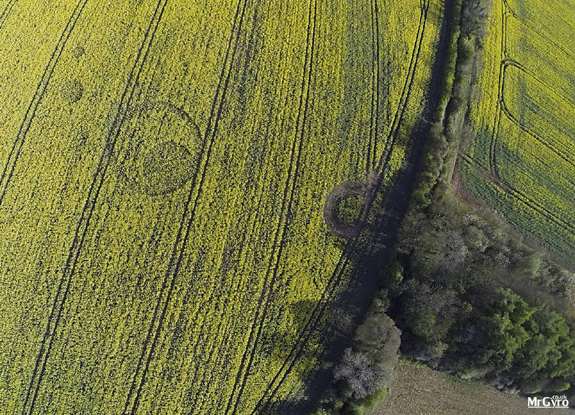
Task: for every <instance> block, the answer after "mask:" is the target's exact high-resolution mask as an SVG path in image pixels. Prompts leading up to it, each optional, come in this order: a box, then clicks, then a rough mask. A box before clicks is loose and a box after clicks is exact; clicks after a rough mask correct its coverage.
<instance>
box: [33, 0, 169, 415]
mask: <svg viewBox="0 0 575 415" xmlns="http://www.w3.org/2000/svg"><path fill="white" fill-rule="evenodd" d="M167 1H168V0H161V1H159V2H158V3H157V6H156V9H155V11H154V15H153V17H152V20H151V21H150V24H149V25H148V27H147V29H146V32H145V34H144V40H143V43H142V44H141V46H140V48H139V50H138V53H137V56H136V60H135V63H134V66H133V67H132V68H131V71H130V74H129V76H128V81H127V84H126V88H125V89H124V92H123V94H122V98H121V100H120V104H119V109H118V111H117V113H116V116H115V119H114V122H113V125H112V128H111V129H110V131H109V133H108V135H107V136H106V139H105V145H104V150H103V151H102V154H101V156H100V160H99V163H98V166H97V168H96V172H95V174H94V179H93V181H92V184H91V186H90V190H89V192H88V197H87V198H86V202H85V204H84V208H83V211H82V215H81V217H80V220H79V222H78V226H77V228H76V231H75V235H74V239H73V241H72V245H71V247H70V250H69V253H68V257H67V260H66V264H65V266H64V270H63V272H62V278H61V279H60V283H59V285H58V288H57V291H56V295H55V297H54V302H53V305H52V309H51V312H50V316H49V318H48V322H47V325H46V330H45V332H44V336H43V339H42V342H41V346H40V351H39V352H38V355H37V357H36V363H35V366H34V371H33V374H32V379H31V381H30V385H29V387H28V391H27V393H26V398H25V401H24V405H23V408H22V414H26V413H30V414H31V413H32V412H33V410H34V405H35V402H36V398H37V396H38V391H39V389H40V384H41V382H42V376H43V374H44V371H45V369H46V363H47V361H48V359H49V357H50V352H51V348H52V344H53V342H54V338H55V334H56V331H57V329H58V324H59V322H60V317H61V315H62V309H63V306H64V303H65V302H66V298H67V295H68V292H69V289H70V285H71V281H72V276H73V274H74V272H75V268H76V264H77V262H78V257H79V254H80V251H81V249H82V246H83V243H84V238H85V236H86V232H87V231H88V227H89V224H90V219H91V217H92V214H93V212H94V209H95V207H96V202H97V199H98V195H99V193H100V189H101V188H102V185H103V183H104V178H105V176H106V171H107V169H108V166H109V164H110V161H111V159H112V154H113V150H114V147H115V144H116V141H117V139H118V136H119V134H120V131H121V128H122V124H123V122H124V120H125V117H126V114H127V112H128V111H127V110H128V108H129V106H130V104H131V102H132V99H133V97H134V94H135V91H136V89H137V86H138V80H139V77H140V74H141V73H142V70H143V68H144V65H145V63H146V60H147V57H148V53H149V51H150V47H151V44H152V42H153V39H154V36H155V33H156V30H157V29H158V26H159V24H160V21H161V19H162V15H163V13H164V10H165V7H166V3H167ZM86 2H87V0H84V1H83V5H85V4H86ZM76 21H77V17H76ZM74 24H75V22H74ZM68 36H69V34H68ZM60 53H61V51H60ZM52 70H53V69H52ZM28 128H29V127H28ZM28 409H29V410H28Z"/></svg>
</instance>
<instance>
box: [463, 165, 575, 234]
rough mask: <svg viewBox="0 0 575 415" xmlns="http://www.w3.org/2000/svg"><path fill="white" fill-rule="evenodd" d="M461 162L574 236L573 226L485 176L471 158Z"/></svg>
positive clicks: (574, 227) (496, 180)
mask: <svg viewBox="0 0 575 415" xmlns="http://www.w3.org/2000/svg"><path fill="white" fill-rule="evenodd" d="M463 161H464V162H465V163H467V165H468V166H469V167H471V168H473V169H474V170H475V171H476V172H477V174H478V175H480V176H481V178H482V179H483V180H485V181H487V182H489V183H491V184H492V185H493V186H495V187H497V188H498V189H499V190H501V191H502V192H503V193H505V194H509V195H510V196H513V197H514V198H515V199H516V200H518V201H520V202H521V203H522V204H524V205H525V206H526V207H528V208H529V209H531V210H534V211H535V212H537V213H539V214H540V215H541V216H543V217H545V218H546V219H547V220H549V221H550V222H553V223H555V224H556V225H557V226H560V227H562V228H564V229H566V230H569V231H570V233H572V234H573V235H575V225H573V224H571V223H569V222H565V221H564V220H563V219H561V218H560V217H558V216H556V215H555V214H554V213H553V212H551V211H550V210H548V209H546V208H545V207H544V206H543V205H541V204H540V203H538V202H537V201H535V200H533V199H532V198H530V197H529V196H528V195H526V194H525V193H523V192H522V191H520V190H518V189H517V188H515V187H513V186H511V185H510V184H508V183H505V182H502V181H500V180H499V179H498V178H493V177H490V176H489V175H488V174H486V173H485V172H484V171H483V168H482V167H481V166H480V165H479V164H478V162H477V161H476V160H474V159H473V158H471V157H469V156H463Z"/></svg>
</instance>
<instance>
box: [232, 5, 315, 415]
mask: <svg viewBox="0 0 575 415" xmlns="http://www.w3.org/2000/svg"><path fill="white" fill-rule="evenodd" d="M317 2H318V0H310V2H309V11H308V26H307V40H306V53H305V60H304V67H303V76H302V83H301V93H300V103H299V109H298V115H297V119H296V131H295V137H294V141H293V145H292V148H291V152H290V165H289V169H288V174H287V180H286V183H285V185H284V193H283V198H282V205H281V208H280V214H279V215H280V222H279V224H278V228H277V229H276V231H275V232H274V239H273V243H272V249H273V251H272V254H271V256H270V263H269V264H268V267H267V271H266V274H265V277H264V281H263V284H262V291H261V293H260V296H259V298H258V306H257V309H256V313H255V315H254V318H253V323H252V325H251V327H250V332H249V337H248V345H247V347H246V349H245V350H244V354H243V356H242V360H241V363H240V367H239V369H238V371H237V373H236V377H235V380H234V386H233V388H232V393H231V395H230V398H229V400H228V404H227V406H226V411H225V413H226V414H228V413H235V412H236V410H237V407H238V405H239V403H240V401H241V397H242V394H243V391H244V388H245V385H246V382H247V379H248V377H249V372H250V369H251V367H252V364H253V359H254V356H255V352H256V346H257V343H258V341H259V338H260V336H261V332H262V329H263V324H264V321H265V317H266V314H267V310H268V307H269V303H270V301H271V293H272V292H273V286H274V283H275V280H276V278H277V274H278V270H279V262H280V259H281V256H282V252H283V245H284V244H283V238H284V237H285V233H286V231H287V227H288V225H289V220H288V216H289V213H290V211H291V206H292V201H293V196H294V192H295V184H296V181H297V177H298V170H299V167H300V160H301V153H302V147H303V141H304V138H305V132H306V121H307V115H308V110H309V98H310V90H311V80H312V75H313V58H314V52H315V38H316V26H317ZM256 326H257V328H256ZM238 385H239V389H238ZM236 389H238V396H237V398H235V403H234V395H235V392H236ZM230 411H231V412H230Z"/></svg>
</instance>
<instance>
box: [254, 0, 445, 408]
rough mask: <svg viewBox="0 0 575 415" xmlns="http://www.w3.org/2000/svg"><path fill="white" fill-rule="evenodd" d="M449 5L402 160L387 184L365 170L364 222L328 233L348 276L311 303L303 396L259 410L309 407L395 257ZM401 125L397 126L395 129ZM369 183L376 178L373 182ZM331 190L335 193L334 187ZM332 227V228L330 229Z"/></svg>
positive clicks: (437, 83) (438, 82) (437, 90)
mask: <svg viewBox="0 0 575 415" xmlns="http://www.w3.org/2000/svg"><path fill="white" fill-rule="evenodd" d="M453 11H454V2H453V1H447V2H446V3H445V11H444V16H443V24H442V27H441V30H440V37H439V42H438V44H437V46H436V50H437V54H436V59H435V62H434V64H433V68H432V72H431V79H430V82H429V87H428V91H427V102H426V105H425V108H424V110H423V113H422V115H421V117H420V118H419V121H418V122H417V124H416V125H415V126H414V128H413V129H412V131H411V132H410V133H409V135H410V139H409V143H410V144H409V149H408V151H407V154H406V158H405V160H404V166H403V167H402V168H401V169H399V170H398V171H397V172H396V174H395V175H394V177H392V178H391V181H388V183H391V184H388V185H387V186H382V185H381V173H382V172H377V173H376V174H373V173H372V174H371V175H370V176H368V177H367V178H366V179H365V182H364V184H365V185H367V187H368V190H367V191H366V192H365V193H364V194H365V195H366V196H365V197H366V198H367V199H366V200H367V203H364V204H363V205H362V215H364V216H363V220H364V221H365V222H364V223H363V224H362V226H360V227H359V228H358V229H354V231H356V232H355V233H347V232H346V233H345V234H342V233H341V232H339V233H340V236H335V235H334V239H336V238H337V239H338V241H340V242H341V243H342V244H343V250H342V255H345V260H346V261H345V263H346V265H345V267H344V269H343V270H342V272H344V273H345V274H346V275H348V276H350V277H351V283H350V284H349V285H348V286H347V287H346V288H345V289H344V290H343V292H338V296H337V298H333V299H331V298H328V299H327V300H326V301H320V302H319V303H318V305H317V307H319V308H320V309H321V310H320V313H321V314H322V315H323V316H324V317H325V316H327V318H326V320H327V323H326V324H325V325H322V327H325V329H323V330H322V331H321V332H320V336H321V338H322V344H323V346H324V347H323V350H324V351H323V352H322V353H321V354H320V355H318V356H317V361H318V363H319V365H318V366H319V367H315V368H312V369H311V375H310V376H309V377H308V379H309V380H308V382H307V384H306V388H305V391H304V392H303V394H302V395H303V397H302V396H300V397H293V398H291V399H290V398H288V399H287V400H285V401H282V402H278V403H277V404H276V405H274V406H273V408H271V412H262V413H273V414H274V415H275V414H286V415H288V414H289V415H293V414H302V415H304V414H310V413H312V412H313V411H314V409H315V408H316V407H317V405H318V403H319V400H320V399H321V398H322V393H323V392H324V391H325V390H326V389H327V387H328V386H329V385H330V384H331V383H332V382H333V373H332V371H333V364H329V363H335V362H338V361H339V360H340V358H341V356H342V355H343V352H344V350H345V349H346V348H347V347H349V346H350V345H351V341H352V337H353V334H354V331H355V328H356V327H357V326H358V325H359V324H360V323H361V321H362V320H363V318H364V316H365V313H366V312H367V310H368V308H369V306H370V304H371V301H372V299H373V297H374V294H375V292H376V291H377V290H378V289H379V288H380V287H381V285H382V278H383V277H384V275H385V272H386V270H387V268H388V267H389V265H390V263H391V261H392V260H393V259H394V258H395V246H396V244H397V238H398V233H399V226H400V224H401V221H402V219H403V217H404V216H405V215H406V213H407V211H408V208H409V203H410V198H411V194H412V191H413V187H414V185H415V183H416V181H417V178H418V176H419V172H420V169H421V164H422V160H423V156H424V154H425V145H426V141H427V136H428V134H429V129H430V127H431V123H430V122H428V121H425V120H435V115H434V111H435V109H436V108H437V107H438V104H439V102H440V100H441V91H442V84H443V74H444V71H445V67H446V63H447V62H448V56H447V54H448V50H449V48H448V42H449V36H450V33H449V29H448V27H447V22H449V21H450V20H451V14H452V13H453ZM400 124H401V120H400ZM402 130H403V129H402V128H400V129H399V131H400V134H401V131H402ZM400 141H401V140H400ZM384 156H385V155H384ZM374 183H377V186H375V185H374ZM371 186H373V188H371ZM342 188H343V189H345V188H346V186H345V185H344V186H343V187H341V185H340V189H339V190H342ZM335 190H336V194H337V193H338V192H337V188H336V189H335ZM356 190H357V189H355V190H354V192H355V193H357V192H356ZM344 193H345V192H344ZM328 213H329V212H328ZM324 214H325V212H324ZM328 220H329V215H328ZM328 225H329V223H328ZM337 233H338V232H335V234H336V235H337ZM332 279H333V278H332ZM337 282H338V281H336V282H335V284H336V287H331V288H329V287H328V290H330V289H331V290H333V292H336V291H337V288H339V287H337ZM322 363H323V364H322ZM326 363H327V364H326Z"/></svg>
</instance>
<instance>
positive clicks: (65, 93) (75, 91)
mask: <svg viewBox="0 0 575 415" xmlns="http://www.w3.org/2000/svg"><path fill="white" fill-rule="evenodd" d="M60 93H61V94H62V98H63V99H64V101H66V102H68V103H69V104H73V103H75V102H78V101H80V100H81V99H82V96H83V95H84V86H83V85H82V83H81V82H80V81H78V80H77V79H68V80H66V81H65V82H64V83H63V84H62V88H61V89H60Z"/></svg>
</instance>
